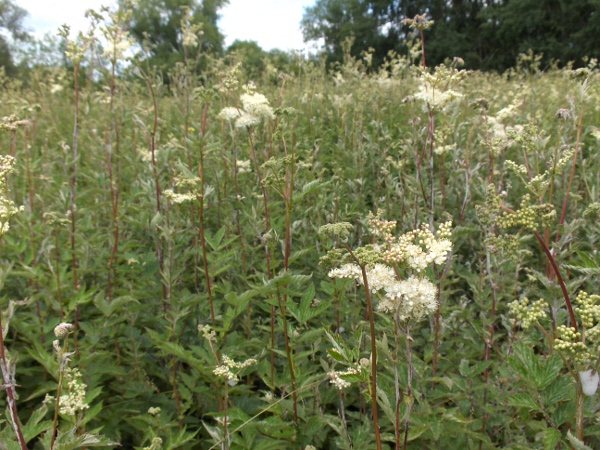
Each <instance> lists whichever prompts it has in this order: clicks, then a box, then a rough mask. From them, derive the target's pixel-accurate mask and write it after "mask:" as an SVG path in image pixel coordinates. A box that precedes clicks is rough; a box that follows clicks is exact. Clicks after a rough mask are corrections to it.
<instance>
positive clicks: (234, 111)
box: [219, 85, 275, 128]
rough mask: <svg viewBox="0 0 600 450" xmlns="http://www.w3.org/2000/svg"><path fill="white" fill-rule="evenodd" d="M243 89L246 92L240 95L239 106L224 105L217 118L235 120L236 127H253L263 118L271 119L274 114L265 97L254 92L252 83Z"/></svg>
mask: <svg viewBox="0 0 600 450" xmlns="http://www.w3.org/2000/svg"><path fill="white" fill-rule="evenodd" d="M245 89H246V93H244V94H242V95H241V96H240V103H241V108H239V109H238V108H232V107H230V106H228V107H225V108H223V109H222V110H221V112H220V113H219V118H221V119H223V120H227V121H233V120H235V127H236V128H248V127H253V126H256V125H258V124H260V123H261V121H262V120H263V119H273V118H274V117H275V114H274V113H273V108H271V106H270V105H269V100H267V97H265V96H264V95H262V94H259V93H258V92H254V86H253V85H247V86H245Z"/></svg>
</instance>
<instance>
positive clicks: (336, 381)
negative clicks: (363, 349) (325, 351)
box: [327, 370, 356, 391]
mask: <svg viewBox="0 0 600 450" xmlns="http://www.w3.org/2000/svg"><path fill="white" fill-rule="evenodd" d="M355 373H356V372H354V371H353V372H352V374H355ZM347 374H348V371H346V372H336V371H335V370H331V371H330V372H328V373H327V376H328V377H329V382H330V383H331V384H333V385H334V386H335V387H336V389H338V390H340V391H341V390H343V389H346V388H349V387H350V386H352V384H351V383H350V382H348V381H346V380H344V379H343V378H342V377H341V376H340V375H347Z"/></svg>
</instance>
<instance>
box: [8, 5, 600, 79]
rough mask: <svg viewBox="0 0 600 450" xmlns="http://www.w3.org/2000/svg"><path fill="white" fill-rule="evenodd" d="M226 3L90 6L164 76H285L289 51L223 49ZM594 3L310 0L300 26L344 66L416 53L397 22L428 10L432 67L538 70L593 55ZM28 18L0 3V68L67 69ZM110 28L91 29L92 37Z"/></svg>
mask: <svg viewBox="0 0 600 450" xmlns="http://www.w3.org/2000/svg"><path fill="white" fill-rule="evenodd" d="M227 3H228V0H137V1H135V2H134V1H133V0H119V2H118V7H119V9H118V10H114V9H113V10H111V11H109V10H108V9H105V8H103V9H101V10H99V11H89V12H88V18H89V20H90V29H93V28H94V27H100V26H99V24H100V23H102V21H103V20H104V19H103V16H110V17H111V18H112V20H113V22H114V21H117V22H121V26H122V29H123V30H124V31H125V32H126V33H127V35H128V37H129V41H130V43H131V44H132V45H133V46H134V49H135V51H134V53H136V58H138V59H143V60H144V63H145V66H146V67H148V68H149V67H156V68H158V69H159V70H161V71H162V72H163V73H164V74H166V73H168V71H169V70H170V69H172V68H173V67H175V66H176V65H177V63H184V61H185V60H186V59H187V60H188V62H190V61H193V64H192V65H193V67H194V68H195V70H196V71H197V73H201V72H203V71H204V70H205V69H206V68H207V67H206V63H205V60H204V57H205V56H206V55H211V56H213V57H223V56H231V57H232V58H233V59H234V60H235V61H240V62H242V64H243V67H244V70H245V71H246V72H247V76H248V77H250V78H258V77H260V76H262V75H264V74H265V73H266V72H268V69H269V68H274V69H276V70H279V71H284V72H289V69H290V65H293V62H294V60H295V59H296V57H295V55H294V54H292V53H289V52H286V51H282V50H272V51H270V52H266V51H264V50H263V49H261V48H260V46H258V44H257V43H256V42H252V41H243V42H240V41H236V42H234V43H233V44H232V45H231V46H229V47H228V48H226V47H225V45H224V36H223V34H222V33H221V30H220V29H219V26H218V25H219V23H218V18H219V13H220V11H221V10H222V8H223V7H224V6H225V5H226V4H227ZM599 4H600V2H599V1H598V0H316V1H315V3H314V6H311V7H307V8H306V9H305V11H304V16H303V18H302V21H301V27H302V30H303V35H304V40H305V42H306V43H307V44H314V43H315V42H316V43H318V44H322V54H321V55H319V56H317V55H313V57H315V58H317V57H321V56H325V57H326V58H327V61H328V62H329V63H330V65H331V64H334V63H336V62H341V61H342V60H343V58H344V54H345V53H349V54H350V55H352V56H359V55H361V54H362V53H363V52H365V51H368V52H369V53H371V61H372V64H373V66H374V67H379V66H380V65H381V64H382V63H383V62H384V61H385V59H386V58H387V57H388V56H389V55H390V52H395V53H396V54H401V55H414V58H415V59H418V58H420V57H421V56H420V55H421V45H420V41H419V39H420V36H419V34H416V33H415V31H414V30H411V29H410V28H409V27H408V26H407V25H406V24H405V23H404V22H405V20H406V19H407V18H413V17H415V16H416V15H417V14H426V16H427V17H428V19H429V20H432V21H433V22H434V23H433V26H432V27H430V28H429V29H428V30H427V31H426V34H425V35H424V37H425V41H426V58H427V63H428V65H429V66H430V67H431V66H432V65H438V64H440V63H442V62H443V61H444V60H445V59H446V58H448V57H450V58H451V57H453V56H458V57H461V58H462V59H463V60H464V61H465V67H466V68H468V69H478V70H484V71H490V70H494V71H498V72H504V71H505V70H507V69H509V68H511V67H513V66H515V64H516V61H517V57H518V55H519V54H523V53H529V52H530V51H532V52H533V53H534V54H535V55H537V59H536V63H537V64H539V65H540V67H541V68H542V69H544V68H548V67H551V66H553V65H556V66H566V65H567V64H569V63H572V64H573V65H574V67H580V66H583V65H587V64H588V63H589V58H594V57H598V54H599V53H600V51H599V49H600V32H599V31H600V17H599V14H598V13H597V9H598V8H597V7H598V5H599ZM26 15H27V12H26V11H25V10H24V9H22V8H20V7H19V6H17V5H16V2H15V1H14V0H0V31H2V33H0V66H2V67H4V70H5V73H6V74H7V75H9V76H11V77H20V78H25V79H26V78H27V73H28V71H29V69H31V68H32V67H35V66H39V65H43V66H55V67H56V66H63V65H68V64H69V63H68V61H67V59H66V58H65V57H64V50H65V45H66V41H65V40H64V39H60V38H58V36H56V35H54V36H47V37H46V39H45V40H37V41H36V40H35V39H33V38H32V37H31V35H30V34H29V33H28V31H29V30H27V29H26V27H25V26H24V19H25V17H26ZM100 28H101V27H100ZM107 32H108V33H109V34H110V30H108V31H107V30H104V31H103V30H102V29H98V30H96V35H102V34H106V33H107ZM105 37H106V36H105ZM71 38H72V39H78V38H77V37H76V36H72V37H71ZM96 45H97V46H102V43H101V42H100V41H99V42H98V43H97V44H96ZM100 50H101V49H100ZM165 76H166V75H165Z"/></svg>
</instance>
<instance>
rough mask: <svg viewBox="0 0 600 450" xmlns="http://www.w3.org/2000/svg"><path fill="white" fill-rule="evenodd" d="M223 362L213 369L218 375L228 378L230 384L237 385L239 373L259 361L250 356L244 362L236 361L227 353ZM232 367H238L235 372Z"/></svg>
mask: <svg viewBox="0 0 600 450" xmlns="http://www.w3.org/2000/svg"><path fill="white" fill-rule="evenodd" d="M222 361H223V364H221V365H220V366H217V367H216V368H215V369H214V370H213V374H215V375H216V376H218V377H223V378H225V379H226V380H227V382H228V383H229V385H230V386H235V385H236V384H237V382H238V374H239V373H240V372H241V371H242V370H244V369H245V368H247V367H250V366H251V365H253V364H256V363H257V361H256V359H254V358H249V359H247V360H246V361H244V362H241V363H240V362H236V361H234V360H233V359H231V358H230V357H229V356H227V355H223V357H222ZM232 369H237V370H236V372H235V373H234V372H233V371H232Z"/></svg>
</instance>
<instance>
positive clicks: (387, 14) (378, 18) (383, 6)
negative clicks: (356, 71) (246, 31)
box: [301, 0, 418, 64]
mask: <svg viewBox="0 0 600 450" xmlns="http://www.w3.org/2000/svg"><path fill="white" fill-rule="evenodd" d="M407 11H408V7H407V6H406V5H405V2H402V1H401V0H317V3H316V4H315V6H312V7H309V8H306V9H305V10H304V16H303V17H302V22H301V27H302V32H303V35H304V41H305V42H307V41H313V40H320V39H322V40H323V41H324V43H325V50H326V53H327V54H328V56H329V59H330V60H334V61H341V60H342V57H343V48H342V44H343V43H344V41H345V40H346V39H348V38H351V37H352V38H354V47H353V49H352V51H351V53H352V54H353V55H354V56H356V55H358V54H360V52H361V51H363V50H368V49H369V48H372V49H373V50H374V63H375V64H377V63H379V62H381V61H383V58H384V57H385V56H386V55H387V54H388V52H389V51H390V50H396V51H398V50H399V49H400V48H402V46H403V44H402V42H401V40H402V37H403V36H404V33H405V31H404V27H403V26H402V24H401V20H402V19H403V18H404V17H406V13H407ZM417 12H418V11H417ZM415 14H416V13H415Z"/></svg>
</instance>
